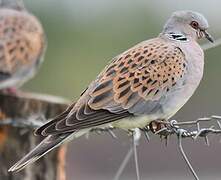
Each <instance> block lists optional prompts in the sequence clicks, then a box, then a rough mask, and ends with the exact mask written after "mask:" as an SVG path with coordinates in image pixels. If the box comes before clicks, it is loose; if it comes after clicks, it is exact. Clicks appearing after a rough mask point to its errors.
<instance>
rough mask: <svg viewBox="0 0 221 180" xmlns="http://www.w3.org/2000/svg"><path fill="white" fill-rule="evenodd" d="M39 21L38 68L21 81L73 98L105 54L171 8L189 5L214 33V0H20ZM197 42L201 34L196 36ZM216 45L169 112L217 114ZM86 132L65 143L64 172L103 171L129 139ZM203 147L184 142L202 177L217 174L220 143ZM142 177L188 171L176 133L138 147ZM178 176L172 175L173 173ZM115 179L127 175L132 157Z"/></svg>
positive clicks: (108, 173)
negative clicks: (192, 87) (181, 101)
mask: <svg viewBox="0 0 221 180" xmlns="http://www.w3.org/2000/svg"><path fill="white" fill-rule="evenodd" d="M25 3H26V6H27V8H28V9H29V11H31V12H32V13H33V14H35V15H36V16H37V17H38V18H39V19H40V21H41V22H42V24H43V26H44V28H45V31H46V34H47V39H48V49H47V52H46V56H45V62H44V63H43V65H42V67H41V69H40V71H39V73H38V74H37V75H36V77H35V78H34V79H32V80H31V81H30V82H28V83H27V84H26V85H25V86H24V89H25V90H28V91H34V92H40V93H48V94H53V95H57V96H63V97H66V98H69V99H76V98H77V97H78V96H79V94H80V92H81V91H82V90H83V89H84V88H85V87H86V86H87V84H88V83H89V82H90V81H91V80H93V79H94V78H95V77H96V75H97V74H98V73H99V72H100V71H101V70H102V68H103V67H104V66H105V64H106V63H107V62H108V61H109V60H111V59H112V57H114V56H116V55H117V54H119V53H121V52H122V51H124V50H126V49H128V48H129V47H131V46H133V45H135V44H136V43H138V42H140V41H143V40H145V39H149V38H152V37H155V36H157V35H158V34H159V33H160V31H161V29H162V26H163V24H164V22H165V21H166V19H167V18H168V17H169V16H170V14H171V13H172V12H173V11H176V10H184V9H190V10H196V11H199V12H201V13H203V14H204V15H205V16H206V17H207V18H208V21H209V23H210V26H211V28H210V33H211V34H213V36H214V37H215V38H216V39H218V38H221V22H220V19H221V11H220V5H221V2H220V0H204V1H202V0H194V1H193V0H185V1H184V0H183V1H182V0H180V1H177V0H165V1H162V0H137V1H134V0H121V1H119V0H62V1H58V0H37V1H36V0H25ZM202 43H203V42H202ZM220 56H221V47H217V48H214V49H211V50H208V51H206V53H205V76H204V79H203V81H202V83H201V85H200V87H199V88H198V90H197V92H196V93H195V94H194V96H193V97H192V98H191V100H190V101H189V102H188V103H187V104H186V105H185V106H184V108H183V109H182V110H181V111H179V113H178V114H177V115H176V117H175V119H179V120H193V119H195V118H198V117H202V116H206V115H211V114H218V115H221V109H220V104H221V95H220V92H221V83H220V82H221V80H220V77H221V70H220V67H221V58H220ZM119 136H120V139H119V140H118V141H114V140H112V139H111V138H110V137H109V136H106V135H104V136H96V135H95V136H92V137H91V138H90V139H89V140H85V138H81V139H80V140H76V141H75V142H73V143H70V146H69V147H70V148H69V155H68V158H67V159H68V165H67V173H68V180H75V179H77V180H85V179H89V178H90V180H93V179H94V180H99V179H105V180H106V179H110V180H111V178H112V177H113V175H114V173H115V172H116V170H117V167H118V166H119V163H120V162H121V160H122V159H123V157H124V154H125V153H126V150H127V148H128V147H129V146H130V140H129V138H128V137H127V136H126V135H125V134H120V135H119ZM211 141H212V146H211V147H210V148H208V147H206V146H204V145H203V142H199V143H192V141H187V143H186V144H185V145H186V146H185V148H186V150H187V152H188V154H189V155H190V156H191V160H192V162H193V165H194V166H195V167H196V170H197V172H198V173H199V174H200V177H201V178H202V180H203V179H205V180H206V179H213V180H215V179H217V180H218V179H220V177H221V173H220V170H221V169H220V150H221V146H220V144H219V143H218V140H217V139H216V138H211ZM139 158H140V166H141V175H142V178H143V179H148V180H149V179H155V180H160V179H170V180H172V179H193V178H192V176H191V175H189V174H188V170H187V169H186V166H185V164H184V162H183V161H182V160H181V157H180V156H179V153H178V152H177V147H176V139H175V138H174V139H173V140H172V141H171V144H170V145H169V147H168V148H165V147H164V145H162V144H161V143H160V141H159V139H158V138H154V137H153V139H152V141H151V142H150V143H149V144H146V142H145V141H142V143H141V145H140V147H139ZM178 177H179V178H178ZM121 179H127V180H130V179H131V180H132V179H135V170H134V164H133V161H131V162H130V165H129V166H128V168H127V170H126V171H125V173H124V175H123V176H122V178H121Z"/></svg>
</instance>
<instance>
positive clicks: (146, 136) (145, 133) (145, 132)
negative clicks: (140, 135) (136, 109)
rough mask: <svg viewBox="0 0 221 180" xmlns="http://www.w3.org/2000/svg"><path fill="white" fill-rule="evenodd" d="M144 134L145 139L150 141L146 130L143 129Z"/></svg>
mask: <svg viewBox="0 0 221 180" xmlns="http://www.w3.org/2000/svg"><path fill="white" fill-rule="evenodd" d="M144 135H145V139H146V140H147V142H150V136H149V134H148V132H147V131H144Z"/></svg>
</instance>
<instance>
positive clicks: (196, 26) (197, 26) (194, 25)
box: [190, 21, 199, 29]
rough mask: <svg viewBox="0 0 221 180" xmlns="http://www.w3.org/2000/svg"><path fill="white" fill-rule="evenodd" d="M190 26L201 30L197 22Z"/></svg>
mask: <svg viewBox="0 0 221 180" xmlns="http://www.w3.org/2000/svg"><path fill="white" fill-rule="evenodd" d="M190 26H191V27H192V28H193V29H198V28H199V23H198V22H196V21H192V22H191V23H190Z"/></svg>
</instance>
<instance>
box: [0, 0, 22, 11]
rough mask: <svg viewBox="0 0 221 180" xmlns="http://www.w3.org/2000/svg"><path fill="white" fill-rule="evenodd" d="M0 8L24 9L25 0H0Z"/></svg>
mask: <svg viewBox="0 0 221 180" xmlns="http://www.w3.org/2000/svg"><path fill="white" fill-rule="evenodd" d="M0 8H8V9H15V10H18V11H22V10H24V3H23V0H0Z"/></svg>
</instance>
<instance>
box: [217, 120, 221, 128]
mask: <svg viewBox="0 0 221 180" xmlns="http://www.w3.org/2000/svg"><path fill="white" fill-rule="evenodd" d="M216 122H217V124H218V126H219V128H220V129H221V123H220V121H219V120H217V121H216Z"/></svg>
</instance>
